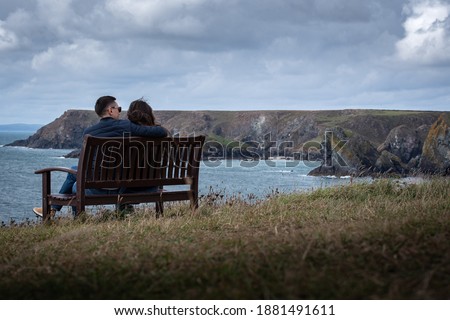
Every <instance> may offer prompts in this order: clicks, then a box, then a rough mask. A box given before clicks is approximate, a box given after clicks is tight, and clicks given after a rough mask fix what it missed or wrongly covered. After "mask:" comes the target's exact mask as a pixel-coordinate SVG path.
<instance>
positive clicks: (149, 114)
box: [127, 99, 156, 126]
mask: <svg viewBox="0 0 450 320" xmlns="http://www.w3.org/2000/svg"><path fill="white" fill-rule="evenodd" d="M127 117H128V120H130V121H131V122H134V123H137V124H140V125H144V126H154V125H156V123H155V116H154V115H153V110H152V107H150V105H149V104H148V103H147V101H145V100H144V99H138V100H134V101H133V102H131V103H130V107H129V108H128V112H127Z"/></svg>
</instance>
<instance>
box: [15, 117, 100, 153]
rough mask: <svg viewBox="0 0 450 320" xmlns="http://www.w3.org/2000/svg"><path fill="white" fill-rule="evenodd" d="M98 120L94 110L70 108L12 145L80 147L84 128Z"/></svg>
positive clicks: (51, 147) (53, 147)
mask: <svg viewBox="0 0 450 320" xmlns="http://www.w3.org/2000/svg"><path fill="white" fill-rule="evenodd" d="M97 122H98V116H97V115H96V114H95V112H94V111H85V110H68V111H66V112H64V114H63V115H62V116H61V117H59V118H57V119H55V120H54V121H53V122H51V123H49V124H47V125H46V126H44V127H42V128H41V129H39V130H38V131H37V132H36V133H35V134H34V135H32V136H30V137H29V138H28V139H26V140H18V141H15V142H13V143H11V144H10V145H13V146H25V147H29V148H39V149H75V148H80V147H81V141H82V137H83V131H84V129H85V128H87V127H88V126H91V125H93V124H94V123H97Z"/></svg>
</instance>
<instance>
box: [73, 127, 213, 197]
mask: <svg viewBox="0 0 450 320" xmlns="http://www.w3.org/2000/svg"><path fill="white" fill-rule="evenodd" d="M204 141H205V137H204V136H197V137H174V138H147V137H130V136H124V137H117V138H116V137H114V138H111V137H108V138H100V137H93V136H89V135H87V136H85V138H84V141H83V147H82V149H81V154H80V160H79V164H78V177H77V181H78V182H77V183H80V181H82V183H83V185H84V188H85V189H90V188H118V187H127V188H136V187H150V186H164V185H181V184H188V185H191V188H192V187H194V188H198V174H199V166H200V160H201V155H202V147H203V143H204Z"/></svg>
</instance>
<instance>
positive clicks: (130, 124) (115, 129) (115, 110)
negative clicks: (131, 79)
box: [33, 96, 168, 217]
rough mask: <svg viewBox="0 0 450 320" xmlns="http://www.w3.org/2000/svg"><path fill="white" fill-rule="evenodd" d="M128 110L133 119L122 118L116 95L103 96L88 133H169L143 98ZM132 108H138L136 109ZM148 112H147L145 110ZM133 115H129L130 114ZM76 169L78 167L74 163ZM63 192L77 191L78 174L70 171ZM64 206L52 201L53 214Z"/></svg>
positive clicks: (104, 135)
mask: <svg viewBox="0 0 450 320" xmlns="http://www.w3.org/2000/svg"><path fill="white" fill-rule="evenodd" d="M130 110H131V111H132V112H130V113H129V116H131V120H133V121H130V120H120V119H119V117H120V112H121V111H122V108H121V107H120V106H119V105H118V104H117V102H116V98H115V97H112V96H102V97H100V98H98V99H97V101H96V103H95V112H96V113H97V115H98V116H99V117H100V121H99V123H97V124H95V125H93V126H91V127H89V128H87V129H86V130H85V131H84V133H83V136H84V135H86V134H89V135H92V136H96V137H122V136H125V135H131V136H142V137H155V138H164V137H166V136H167V135H168V130H167V129H165V128H164V127H161V126H159V125H156V124H155V121H154V116H153V112H152V108H151V107H150V105H148V103H147V102H145V101H144V100H142V99H139V100H135V101H133V102H132V103H131V104H130ZM133 111H137V112H134V113H133ZM146 113H147V114H146ZM132 115H133V116H132ZM129 118H130V117H129ZM72 169H74V170H77V167H76V166H75V167H72ZM90 192H91V193H92V194H93V193H119V192H120V190H119V189H115V190H91V191H90ZM59 193H61V194H72V193H76V175H74V174H72V173H68V174H67V177H66V180H65V181H64V183H63V185H62V186H61V189H60V191H59ZM61 208H62V206H59V205H53V206H52V208H51V211H50V215H51V216H54V215H55V214H56V211H60V210H61ZM33 212H34V213H35V214H36V215H37V216H40V217H42V216H43V213H42V208H33ZM72 214H73V215H76V208H75V207H72Z"/></svg>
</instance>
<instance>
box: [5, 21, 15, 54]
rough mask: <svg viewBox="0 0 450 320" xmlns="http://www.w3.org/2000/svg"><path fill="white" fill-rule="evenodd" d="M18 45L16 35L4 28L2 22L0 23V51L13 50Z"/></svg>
mask: <svg viewBox="0 0 450 320" xmlns="http://www.w3.org/2000/svg"><path fill="white" fill-rule="evenodd" d="M18 43H19V40H18V38H17V36H16V34H15V33H14V32H12V31H10V30H8V29H6V28H5V27H4V22H3V21H0V51H4V50H9V49H13V48H15V47H16V46H17V45H18Z"/></svg>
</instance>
